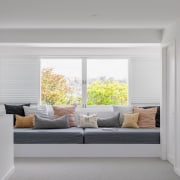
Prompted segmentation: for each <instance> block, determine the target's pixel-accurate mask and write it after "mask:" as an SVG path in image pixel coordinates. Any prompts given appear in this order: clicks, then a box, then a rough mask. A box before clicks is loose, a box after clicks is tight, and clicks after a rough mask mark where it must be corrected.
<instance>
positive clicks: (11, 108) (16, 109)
mask: <svg viewBox="0 0 180 180" xmlns="http://www.w3.org/2000/svg"><path fill="white" fill-rule="evenodd" d="M4 106H5V109H6V114H14V125H15V122H16V118H15V114H17V115H20V116H25V113H24V108H23V106H30V104H21V105H7V104H5V105H4Z"/></svg>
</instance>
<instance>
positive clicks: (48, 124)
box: [34, 115, 70, 129]
mask: <svg viewBox="0 0 180 180" xmlns="http://www.w3.org/2000/svg"><path fill="white" fill-rule="evenodd" d="M69 127H70V126H69V117H68V116H67V115H64V116H61V117H60V118H57V119H49V118H44V117H41V116H38V115H35V120H34V128H35V129H59V128H69Z"/></svg>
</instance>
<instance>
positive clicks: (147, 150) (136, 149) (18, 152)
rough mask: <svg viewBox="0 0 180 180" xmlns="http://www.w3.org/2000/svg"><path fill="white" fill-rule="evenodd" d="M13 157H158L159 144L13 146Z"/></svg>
mask: <svg viewBox="0 0 180 180" xmlns="http://www.w3.org/2000/svg"><path fill="white" fill-rule="evenodd" d="M14 150H15V157H160V150H161V145H160V144H110V145H109V144H64V145H62V144H15V146H14Z"/></svg>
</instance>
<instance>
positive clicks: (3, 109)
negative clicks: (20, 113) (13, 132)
mask: <svg viewBox="0 0 180 180" xmlns="http://www.w3.org/2000/svg"><path fill="white" fill-rule="evenodd" d="M0 114H6V109H5V106H4V104H2V105H0Z"/></svg>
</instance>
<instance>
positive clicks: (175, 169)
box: [174, 168, 180, 176]
mask: <svg viewBox="0 0 180 180" xmlns="http://www.w3.org/2000/svg"><path fill="white" fill-rule="evenodd" d="M174 172H175V173H176V174H177V175H178V176H180V168H174Z"/></svg>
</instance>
